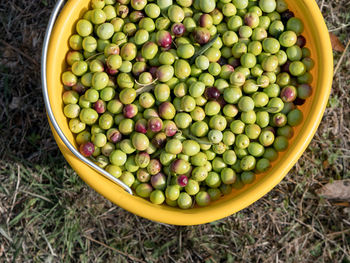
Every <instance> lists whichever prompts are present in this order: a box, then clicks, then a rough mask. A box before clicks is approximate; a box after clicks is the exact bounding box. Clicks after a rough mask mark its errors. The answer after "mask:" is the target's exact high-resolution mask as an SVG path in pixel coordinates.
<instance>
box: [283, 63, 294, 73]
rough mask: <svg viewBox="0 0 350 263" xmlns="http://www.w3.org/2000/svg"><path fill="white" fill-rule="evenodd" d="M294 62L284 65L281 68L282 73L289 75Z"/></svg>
mask: <svg viewBox="0 0 350 263" xmlns="http://www.w3.org/2000/svg"><path fill="white" fill-rule="evenodd" d="M291 63H292V62H291V61H289V60H288V61H287V62H286V63H284V65H283V66H282V67H281V71H282V72H287V73H290V71H289V66H290V64H291Z"/></svg>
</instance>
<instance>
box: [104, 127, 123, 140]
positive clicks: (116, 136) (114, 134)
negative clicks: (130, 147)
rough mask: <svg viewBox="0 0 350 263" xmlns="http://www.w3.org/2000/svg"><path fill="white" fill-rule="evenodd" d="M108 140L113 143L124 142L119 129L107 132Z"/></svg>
mask: <svg viewBox="0 0 350 263" xmlns="http://www.w3.org/2000/svg"><path fill="white" fill-rule="evenodd" d="M107 139H108V141H110V142H112V143H117V142H120V141H121V140H122V134H121V132H120V131H118V130H117V129H115V128H112V129H109V130H108V131H107Z"/></svg>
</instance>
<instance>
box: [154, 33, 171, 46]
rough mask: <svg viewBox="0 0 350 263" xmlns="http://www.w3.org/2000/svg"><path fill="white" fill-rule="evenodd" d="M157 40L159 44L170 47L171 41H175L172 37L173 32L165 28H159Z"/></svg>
mask: <svg viewBox="0 0 350 263" xmlns="http://www.w3.org/2000/svg"><path fill="white" fill-rule="evenodd" d="M156 41H157V44H158V46H161V47H164V48H166V47H170V45H171V42H172V41H173V40H172V38H171V34H170V33H169V32H168V31H165V30H159V31H158V32H157V34H156Z"/></svg>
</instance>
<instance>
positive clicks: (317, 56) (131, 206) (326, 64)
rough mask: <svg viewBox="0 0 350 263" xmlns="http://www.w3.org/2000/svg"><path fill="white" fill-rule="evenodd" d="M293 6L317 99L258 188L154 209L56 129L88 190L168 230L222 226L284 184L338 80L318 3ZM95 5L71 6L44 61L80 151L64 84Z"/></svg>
mask: <svg viewBox="0 0 350 263" xmlns="http://www.w3.org/2000/svg"><path fill="white" fill-rule="evenodd" d="M287 2H288V4H289V8H290V10H292V11H293V12H294V13H295V15H296V17H298V18H300V19H302V20H303V22H304V24H305V32H304V36H305V37H306V39H307V45H306V46H307V47H308V48H309V49H310V50H311V57H312V58H313V60H314V61H315V67H314V69H313V70H312V72H311V73H312V75H313V77H314V80H313V83H312V87H313V94H312V97H310V98H309V99H308V100H307V102H306V103H305V104H304V105H303V106H302V107H300V109H301V110H302V111H303V113H304V121H303V122H302V123H301V124H300V125H299V126H297V127H296V128H295V135H294V137H293V138H292V139H291V140H290V144H289V145H290V146H289V148H288V149H287V150H286V151H285V152H283V153H280V154H279V158H278V160H276V161H275V162H274V163H272V165H273V166H272V168H271V169H270V170H269V171H268V172H267V173H264V174H259V175H258V176H257V179H256V180H255V181H254V183H252V184H251V185H246V186H245V187H244V188H243V189H240V190H234V189H233V190H232V192H231V194H229V195H226V196H224V197H222V198H221V199H219V200H218V201H215V202H212V203H211V204H210V205H209V206H208V207H204V208H199V207H194V208H192V209H189V210H181V209H179V208H173V207H170V206H167V205H154V204H152V203H151V202H149V201H147V200H145V199H142V198H140V197H138V196H135V195H130V194H129V193H128V192H126V191H124V190H123V189H122V188H121V187H120V186H118V185H117V184H114V183H112V182H111V181H110V180H108V179H107V178H106V177H105V176H103V175H101V174H100V173H98V172H96V171H95V170H94V169H92V168H91V167H90V166H88V165H87V164H85V163H83V162H82V161H81V160H80V159H79V158H77V157H76V156H75V155H74V154H72V152H71V151H70V150H69V149H68V148H67V146H66V145H65V144H64V143H63V142H62V140H61V139H60V137H59V136H58V134H57V132H56V130H55V129H54V128H53V127H52V125H51V127H52V132H53V134H54V137H55V139H56V141H57V144H58V146H59V148H60V150H61V152H62V153H63V155H64V157H65V158H66V160H67V161H68V163H69V164H70V165H71V166H72V168H73V169H74V170H75V171H76V172H77V173H78V175H79V176H80V177H81V178H82V179H83V180H84V181H85V182H86V183H87V184H88V185H90V186H91V187H92V188H93V189H95V190H96V191H97V192H98V193H100V194H101V195H103V196H104V197H106V198H107V199H109V200H110V201H112V202H113V203H115V204H116V205H118V206H120V207H122V208H124V209H126V210H128V211H130V212H132V213H134V214H136V215H139V216H142V217H145V218H148V219H150V220H153V221H157V222H162V223H167V224H174V225H196V224H203V223H207V222H211V221H214V220H218V219H221V218H224V217H226V216H229V215H231V214H233V213H235V212H238V211H239V210H241V209H243V208H245V207H247V206H249V205H250V204H252V203H253V202H255V201H257V200H258V199H259V198H261V197H262V196H264V195H265V194H266V193H267V192H269V191H270V190H271V189H272V188H273V187H275V186H276V185H277V184H278V183H279V182H280V181H281V180H282V179H283V178H284V176H285V175H286V174H287V173H288V171H289V170H290V169H291V168H292V167H293V165H294V164H295V163H296V162H297V160H298V158H299V157H300V156H301V155H302V153H303V152H304V150H305V149H306V147H307V146H308V144H309V143H310V141H311V139H312V137H313V135H314V134H315V132H316V129H317V127H318V125H319V123H320V121H321V119H322V115H323V112H324V110H325V107H326V104H327V101H328V97H329V93H330V90H331V84H332V77H333V57H332V48H331V44H330V39H329V35H328V30H327V27H326V25H325V22H324V20H323V17H322V14H321V12H320V10H319V8H318V6H317V4H316V1H315V0H289V1H287ZM89 3H90V1H87V0H69V1H68V2H67V3H66V4H65V6H64V8H63V9H62V11H61V13H60V15H59V17H58V19H57V20H56V23H55V25H54V28H53V31H52V34H51V38H50V42H49V43H48V50H47V57H44V58H46V80H47V81H45V85H44V86H45V88H47V93H48V98H49V101H50V104H51V109H52V113H53V115H54V117H55V119H56V121H57V122H58V123H59V126H60V129H61V130H62V131H63V133H64V135H65V136H66V138H67V139H68V140H69V141H70V143H71V144H73V145H75V146H77V145H76V143H75V141H74V137H73V134H72V133H71V131H70V129H69V127H68V122H67V118H66V117H65V116H64V114H63V110H62V109H63V101H62V92H63V86H62V84H61V80H60V79H61V73H62V72H63V70H64V69H65V67H66V65H65V56H66V53H67V52H68V50H69V46H68V39H69V37H70V36H71V35H72V34H73V33H74V31H75V23H76V22H77V20H78V19H79V18H80V17H82V15H83V14H84V12H85V11H86V10H87V9H88V6H89ZM44 62H45V59H44ZM44 65H45V64H44ZM43 72H45V71H43ZM43 80H44V79H43Z"/></svg>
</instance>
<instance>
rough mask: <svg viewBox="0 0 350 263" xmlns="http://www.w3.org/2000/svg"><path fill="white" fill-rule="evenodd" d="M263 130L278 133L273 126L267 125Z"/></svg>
mask: <svg viewBox="0 0 350 263" xmlns="http://www.w3.org/2000/svg"><path fill="white" fill-rule="evenodd" d="M262 131H270V132H272V133H273V134H276V131H275V129H274V128H273V127H271V126H267V127H266V128H264V129H263V130H262Z"/></svg>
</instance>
